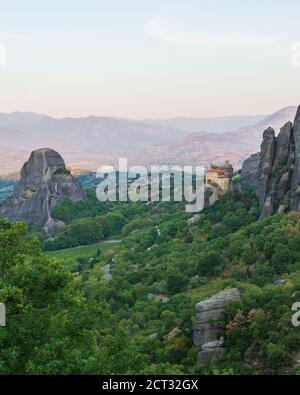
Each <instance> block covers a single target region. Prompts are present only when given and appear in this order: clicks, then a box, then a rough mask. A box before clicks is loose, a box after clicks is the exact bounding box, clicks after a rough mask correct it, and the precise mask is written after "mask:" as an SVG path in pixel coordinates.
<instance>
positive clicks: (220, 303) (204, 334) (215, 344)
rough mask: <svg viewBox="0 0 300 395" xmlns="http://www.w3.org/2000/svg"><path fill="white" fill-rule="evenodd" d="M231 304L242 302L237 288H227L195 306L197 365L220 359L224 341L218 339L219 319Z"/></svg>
mask: <svg viewBox="0 0 300 395" xmlns="http://www.w3.org/2000/svg"><path fill="white" fill-rule="evenodd" d="M233 302H239V303H241V302H242V299H241V294H240V291H239V290H238V289H237V288H228V289H225V290H224V291H222V292H219V293H218V294H217V295H214V296H212V297H211V298H209V299H206V300H203V301H202V302H199V303H197V304H196V307H195V308H196V321H195V324H194V344H195V346H197V347H201V351H200V352H199V354H198V362H199V363H204V364H205V363H208V362H211V361H212V360H215V359H220V358H222V356H223V354H224V348H223V345H224V339H223V338H220V332H221V327H220V318H221V315H222V313H223V312H224V310H225V309H226V307H227V306H228V305H229V304H230V303H233Z"/></svg>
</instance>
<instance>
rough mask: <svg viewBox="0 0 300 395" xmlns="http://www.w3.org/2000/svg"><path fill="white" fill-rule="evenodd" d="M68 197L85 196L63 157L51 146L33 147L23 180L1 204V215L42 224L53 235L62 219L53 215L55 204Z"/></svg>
mask: <svg viewBox="0 0 300 395" xmlns="http://www.w3.org/2000/svg"><path fill="white" fill-rule="evenodd" d="M65 198H69V199H70V200H72V201H79V200H84V199H85V195H84V192H83V189H82V187H81V186H80V184H79V183H78V181H77V180H76V179H75V178H74V177H73V176H72V175H71V174H70V173H69V172H68V171H67V170H66V167H65V162H64V160H63V158H62V157H61V156H60V155H59V154H58V153H57V152H56V151H53V150H51V149H49V148H43V149H39V150H36V151H33V152H32V153H31V155H30V158H29V160H28V161H27V162H26V163H25V164H24V165H23V167H22V170H21V180H20V183H19V185H18V187H17V189H16V191H15V192H14V194H13V195H12V196H11V197H10V198H8V199H7V200H6V201H5V202H4V203H3V204H2V205H1V207H0V218H4V219H7V220H8V221H10V222H16V221H24V222H26V223H27V224H29V225H41V226H43V227H44V228H45V230H46V231H47V232H48V234H49V235H50V236H51V235H52V234H53V233H55V231H56V230H57V229H58V227H59V223H57V222H55V221H54V220H53V219H52V218H51V212H52V210H53V209H54V207H55V206H57V205H58V204H60V203H62V202H63V201H64V199H65Z"/></svg>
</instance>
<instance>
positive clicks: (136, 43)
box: [0, 0, 300, 118]
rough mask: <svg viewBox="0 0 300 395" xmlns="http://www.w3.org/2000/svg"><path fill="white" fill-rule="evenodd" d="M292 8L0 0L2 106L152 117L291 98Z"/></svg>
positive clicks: (297, 85) (299, 98)
mask: <svg viewBox="0 0 300 395" xmlns="http://www.w3.org/2000/svg"><path fill="white" fill-rule="evenodd" d="M299 15H300V2H299V0H286V1H282V0H251V1H250V0H243V1H240V0H226V1H222V0H209V1H201V0H80V1H79V0H72V1H71V0H52V1H48V2H46V1H40V0H26V1H24V0H23V1H22V0H9V1H8V0H5V1H3V0H0V44H1V45H0V50H1V48H2V57H3V47H4V45H5V47H6V50H7V64H6V66H5V67H3V66H0V112H10V111H15V110H19V111H35V112H41V113H46V114H49V115H54V116H83V115H90V114H94V115H115V116H122V117H133V118H144V117H149V118H153V117H173V116H215V115H232V114H265V113H268V112H273V111H275V110H277V109H279V108H281V107H284V106H288V105H296V104H299V103H300V44H297V43H300V24H299ZM293 45H294V51H293V50H292V46H293ZM298 52H299V53H298ZM0 55H1V54H0ZM0 64H1V62H0Z"/></svg>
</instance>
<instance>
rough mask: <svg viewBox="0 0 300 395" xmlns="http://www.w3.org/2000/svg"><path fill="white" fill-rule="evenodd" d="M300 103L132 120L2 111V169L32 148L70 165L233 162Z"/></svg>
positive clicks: (10, 168) (13, 166) (9, 169)
mask: <svg viewBox="0 0 300 395" xmlns="http://www.w3.org/2000/svg"><path fill="white" fill-rule="evenodd" d="M296 109H297V108H296V107H287V108H284V109H282V110H280V111H278V112H276V113H274V114H272V115H269V116H262V115H260V116H236V117H235V116H232V117H216V118H173V119H166V120H155V119H154V120H131V119H124V118H114V117H95V116H90V117H86V118H63V119H55V118H52V117H49V116H45V115H41V114H35V113H20V112H13V113H10V114H6V113H0V158H1V161H0V175H6V174H10V173H13V172H17V171H18V170H19V169H20V166H21V165H22V163H23V162H24V160H26V159H27V158H28V156H29V153H30V152H31V151H33V150H34V149H37V148H41V147H50V148H53V149H55V150H57V151H59V152H60V153H61V154H62V155H63V156H64V157H65V159H66V162H67V165H68V166H70V167H72V168H76V169H87V170H95V169H96V168H97V167H98V166H100V165H103V164H105V165H109V164H116V163H117V159H118V158H119V157H120V156H126V157H127V158H128V159H129V162H130V163H135V162H136V163H137V164H148V165H149V164H156V163H158V164H161V163H165V164H205V165H207V164H209V163H210V162H216V163H220V162H223V161H224V160H225V159H229V160H231V161H232V162H233V164H234V165H235V166H240V165H241V163H242V161H243V160H244V159H245V158H246V157H247V156H248V155H249V154H250V153H253V152H255V151H257V150H258V148H259V144H260V141H261V137H262V134H263V131H264V130H265V129H266V128H267V127H269V126H271V127H273V128H274V129H275V130H279V128H280V127H281V126H282V125H283V124H284V123H285V122H287V121H293V119H294V116H295V113H296Z"/></svg>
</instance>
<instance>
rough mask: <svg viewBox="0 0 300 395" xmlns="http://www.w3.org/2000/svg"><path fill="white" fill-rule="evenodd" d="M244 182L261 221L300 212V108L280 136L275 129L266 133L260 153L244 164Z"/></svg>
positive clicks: (282, 129) (270, 129)
mask: <svg viewBox="0 0 300 395" xmlns="http://www.w3.org/2000/svg"><path fill="white" fill-rule="evenodd" d="M242 179H243V180H244V181H245V182H247V183H248V184H249V185H250V186H251V187H252V189H253V192H254V193H255V194H256V195H257V197H258V199H259V204H260V209H261V219H262V218H265V217H267V216H269V215H272V214H274V213H275V212H278V211H279V212H286V211H288V210H295V211H300V107H299V109H298V112H297V114H296V118H295V121H294V124H292V123H291V122H287V123H286V124H285V125H284V126H283V127H282V128H281V130H280V133H279V134H278V136H277V137H275V131H274V130H273V129H272V128H269V129H267V130H266V131H265V132H264V135H263V142H262V145H261V151H260V153H258V154H255V155H252V156H251V157H250V158H248V159H247V160H246V161H245V162H244V164H243V168H242Z"/></svg>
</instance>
